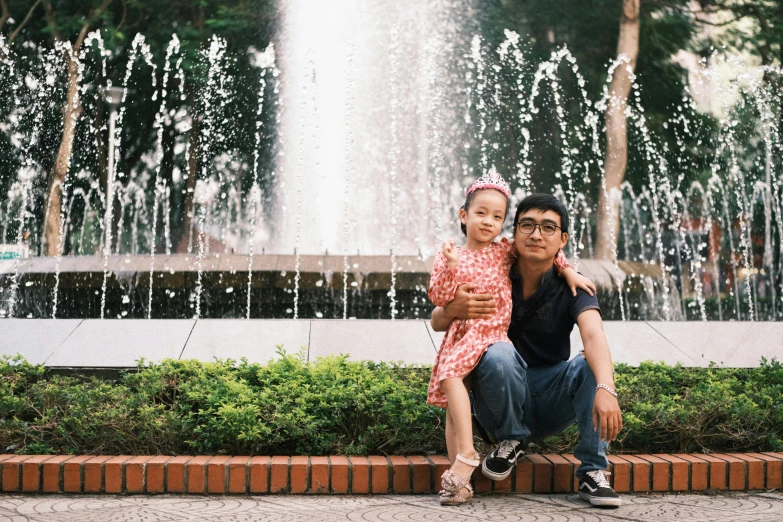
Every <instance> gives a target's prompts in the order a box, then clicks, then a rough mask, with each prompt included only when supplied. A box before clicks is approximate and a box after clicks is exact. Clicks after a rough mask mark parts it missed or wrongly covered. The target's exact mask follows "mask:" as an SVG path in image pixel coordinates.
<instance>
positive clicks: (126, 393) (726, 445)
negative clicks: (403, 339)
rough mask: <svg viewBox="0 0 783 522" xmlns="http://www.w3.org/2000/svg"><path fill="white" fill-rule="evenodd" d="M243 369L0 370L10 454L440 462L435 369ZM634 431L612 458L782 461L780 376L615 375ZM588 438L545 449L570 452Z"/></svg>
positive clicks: (691, 371)
mask: <svg viewBox="0 0 783 522" xmlns="http://www.w3.org/2000/svg"><path fill="white" fill-rule="evenodd" d="M280 355H281V358H280V359H279V360H276V361H272V362H269V363H268V364H266V365H258V364H250V363H248V362H247V361H244V360H243V361H240V362H239V363H237V362H235V361H230V360H228V361H219V362H215V363H202V362H197V361H173V360H167V361H164V362H162V363H160V364H146V363H145V362H144V361H141V362H140V364H139V367H138V369H137V370H136V371H133V372H126V373H123V374H122V375H121V377H120V378H119V379H117V380H113V381H110V380H102V379H97V378H90V379H82V378H77V377H67V376H61V375H53V374H51V373H49V372H48V371H47V370H46V369H45V368H44V367H42V366H35V365H31V364H29V363H27V362H26V361H24V360H23V359H22V358H20V357H17V358H8V357H5V358H3V359H0V451H5V452H12V453H25V454H29V453H72V454H237V455H239V454H242V455H246V454H272V455H274V454H279V455H319V454H320V455H324V454H421V453H444V452H445V440H444V433H443V427H444V415H443V410H440V409H438V408H434V407H430V406H427V405H426V404H425V397H426V391H427V383H428V381H429V373H430V369H429V368H427V367H405V366H401V365H389V364H375V363H371V362H351V361H348V360H347V359H346V357H326V358H321V359H318V360H316V361H315V362H310V363H307V362H304V360H303V357H302V356H301V354H298V355H291V354H287V353H285V352H284V351H283V350H282V349H280ZM616 381H617V388H618V391H619V393H620V394H621V395H620V396H621V407H622V409H623V416H624V419H625V427H624V429H623V431H622V433H621V435H620V440H619V441H618V442H616V443H614V444H613V445H612V451H614V452H681V451H684V452H698V451H729V450H732V451H745V450H748V451H750V450H752V451H780V450H781V449H783V440H782V439H783V365H781V363H779V362H778V361H776V360H772V361H766V360H763V361H762V365H761V367H760V368H756V369H724V368H715V367H711V368H707V369H698V368H682V367H680V366H676V367H671V366H666V365H662V364H651V363H645V364H643V365H641V366H640V367H638V368H632V367H630V366H626V365H617V367H616ZM577 437H578V434H577V432H576V430H575V428H574V427H572V428H569V429H568V430H566V432H564V433H563V434H561V435H559V436H556V437H550V438H547V439H545V440H542V441H537V445H538V449H540V450H541V451H568V450H570V448H571V447H572V445H573V444H574V443H575V441H576V438H577Z"/></svg>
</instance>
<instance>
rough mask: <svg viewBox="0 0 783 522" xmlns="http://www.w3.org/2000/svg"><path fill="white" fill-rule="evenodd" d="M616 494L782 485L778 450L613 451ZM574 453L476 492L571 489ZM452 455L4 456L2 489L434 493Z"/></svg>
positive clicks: (524, 466)
mask: <svg viewBox="0 0 783 522" xmlns="http://www.w3.org/2000/svg"><path fill="white" fill-rule="evenodd" d="M609 461H610V464H609V471H611V472H612V475H611V482H612V485H613V487H614V489H615V490H616V491H617V492H618V493H630V492H633V493H646V492H687V491H695V492H698V491H707V490H719V491H720V490H729V491H751V490H764V489H766V490H773V489H781V488H783V453H725V454H724V453H715V454H709V455H704V454H654V455H611V456H610V457H609ZM578 465H579V461H578V460H577V459H576V458H574V456H573V455H570V454H564V455H558V454H543V455H528V456H527V457H526V458H525V459H523V460H521V461H520V462H519V464H518V466H517V469H516V472H515V473H512V475H511V476H510V477H509V478H508V479H506V480H504V481H501V482H492V481H490V480H487V479H486V478H484V476H483V475H482V474H481V472H480V471H479V472H477V473H474V475H473V483H474V488H475V489H476V492H477V493H487V492H490V491H496V492H520V493H568V492H572V491H575V489H576V480H575V478H574V471H575V470H576V468H577V467H578ZM448 467H449V463H448V460H447V459H446V458H445V457H443V456H440V455H434V456H432V455H431V456H426V457H424V456H408V457H402V456H391V457H385V456H369V457H364V456H352V457H344V456H329V457H300V456H294V457H281V456H275V457H268V456H255V457H247V456H238V457H234V456H225V455H219V456H211V455H201V456H135V457H134V456H126V455H123V456H91V455H79V456H73V455H0V491H2V492H6V493H90V494H99V493H109V494H118V493H127V494H156V493H191V494H199V495H205V494H210V495H224V494H236V495H248V494H264V493H274V494H285V493H291V494H388V493H399V494H432V493H435V492H437V491H438V489H440V488H439V485H440V476H441V474H442V473H443V472H444V471H445V470H446V469H448Z"/></svg>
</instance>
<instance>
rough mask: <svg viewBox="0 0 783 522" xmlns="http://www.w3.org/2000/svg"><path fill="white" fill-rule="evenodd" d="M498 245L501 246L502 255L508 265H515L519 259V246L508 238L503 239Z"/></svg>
mask: <svg viewBox="0 0 783 522" xmlns="http://www.w3.org/2000/svg"><path fill="white" fill-rule="evenodd" d="M497 244H498V245H499V246H500V248H501V252H502V255H503V256H504V258H505V259H506V261H507V262H508V264H509V265H513V264H514V263H515V262H516V260H517V257H519V252H517V246H516V245H515V244H514V242H513V241H511V240H510V239H509V238H507V237H502V238H500V241H498V243H497Z"/></svg>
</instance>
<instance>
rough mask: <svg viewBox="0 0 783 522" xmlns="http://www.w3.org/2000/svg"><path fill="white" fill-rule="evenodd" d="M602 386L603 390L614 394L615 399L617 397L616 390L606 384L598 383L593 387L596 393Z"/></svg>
mask: <svg viewBox="0 0 783 522" xmlns="http://www.w3.org/2000/svg"><path fill="white" fill-rule="evenodd" d="M602 388H603V389H604V390H606V391H608V392H609V393H611V394H612V395H614V398H615V399H617V392H616V391H614V390H613V389H612V388H610V387H609V386H607V385H606V384H599V385H598V386H596V387H595V391H596V393H598V390H600V389H602Z"/></svg>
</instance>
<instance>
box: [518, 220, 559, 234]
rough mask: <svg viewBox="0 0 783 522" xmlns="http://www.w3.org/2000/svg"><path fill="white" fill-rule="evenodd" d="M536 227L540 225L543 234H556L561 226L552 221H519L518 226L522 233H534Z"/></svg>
mask: <svg viewBox="0 0 783 522" xmlns="http://www.w3.org/2000/svg"><path fill="white" fill-rule="evenodd" d="M536 227H538V230H539V231H540V232H541V235H542V236H554V235H555V232H557V229H558V228H560V227H559V226H557V225H553V224H552V223H531V222H530V221H520V222H519V223H517V228H518V229H519V232H520V233H522V234H532V233H533V232H535V230H536Z"/></svg>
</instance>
